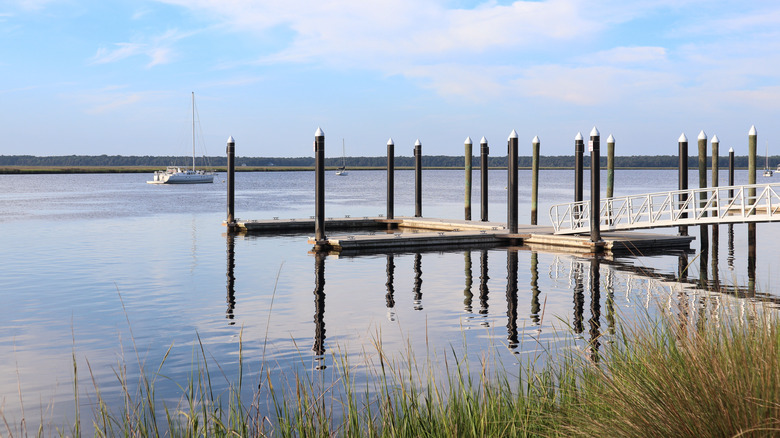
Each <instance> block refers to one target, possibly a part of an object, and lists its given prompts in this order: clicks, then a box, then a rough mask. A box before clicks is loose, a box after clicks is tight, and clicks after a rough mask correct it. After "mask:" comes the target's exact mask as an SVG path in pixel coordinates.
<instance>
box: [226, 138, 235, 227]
mask: <svg viewBox="0 0 780 438" xmlns="http://www.w3.org/2000/svg"><path fill="white" fill-rule="evenodd" d="M226 152H227V227H228V231H233V230H234V229H235V228H236V217H235V205H236V204H235V198H236V162H235V159H236V142H235V141H234V140H233V136H232V135H231V136H230V137H229V138H228V140H227V150H226Z"/></svg>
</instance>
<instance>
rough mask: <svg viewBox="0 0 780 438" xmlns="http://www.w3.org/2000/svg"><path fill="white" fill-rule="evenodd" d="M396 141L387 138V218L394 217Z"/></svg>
mask: <svg viewBox="0 0 780 438" xmlns="http://www.w3.org/2000/svg"><path fill="white" fill-rule="evenodd" d="M394 173H395V143H393V139H392V138H391V139H390V140H387V218H388V219H393V193H394V192H395V181H394V180H393V174H394Z"/></svg>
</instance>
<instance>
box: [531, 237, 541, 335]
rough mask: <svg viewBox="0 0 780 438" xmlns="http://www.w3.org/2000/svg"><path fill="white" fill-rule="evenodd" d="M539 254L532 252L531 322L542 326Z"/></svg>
mask: <svg viewBox="0 0 780 438" xmlns="http://www.w3.org/2000/svg"><path fill="white" fill-rule="evenodd" d="M540 311H541V306H540V304H539V254H538V253H537V252H536V251H531V321H532V322H533V325H535V326H539V325H541V321H542V317H541V315H540V314H539V312H540Z"/></svg>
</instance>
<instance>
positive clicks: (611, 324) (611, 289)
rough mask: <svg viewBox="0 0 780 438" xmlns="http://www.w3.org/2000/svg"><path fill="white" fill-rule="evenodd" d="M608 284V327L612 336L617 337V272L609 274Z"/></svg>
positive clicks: (609, 272)
mask: <svg viewBox="0 0 780 438" xmlns="http://www.w3.org/2000/svg"><path fill="white" fill-rule="evenodd" d="M606 283H607V284H606V287H605V289H606V290H607V302H606V307H607V327H608V329H609V334H610V336H615V271H613V270H609V271H608V272H607V282H606Z"/></svg>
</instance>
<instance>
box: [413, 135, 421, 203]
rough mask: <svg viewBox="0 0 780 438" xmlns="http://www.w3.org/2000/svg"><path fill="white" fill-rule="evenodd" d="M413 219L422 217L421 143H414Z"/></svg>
mask: <svg viewBox="0 0 780 438" xmlns="http://www.w3.org/2000/svg"><path fill="white" fill-rule="evenodd" d="M414 217H422V143H420V140H419V139H418V140H417V141H416V142H415V143H414Z"/></svg>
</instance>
